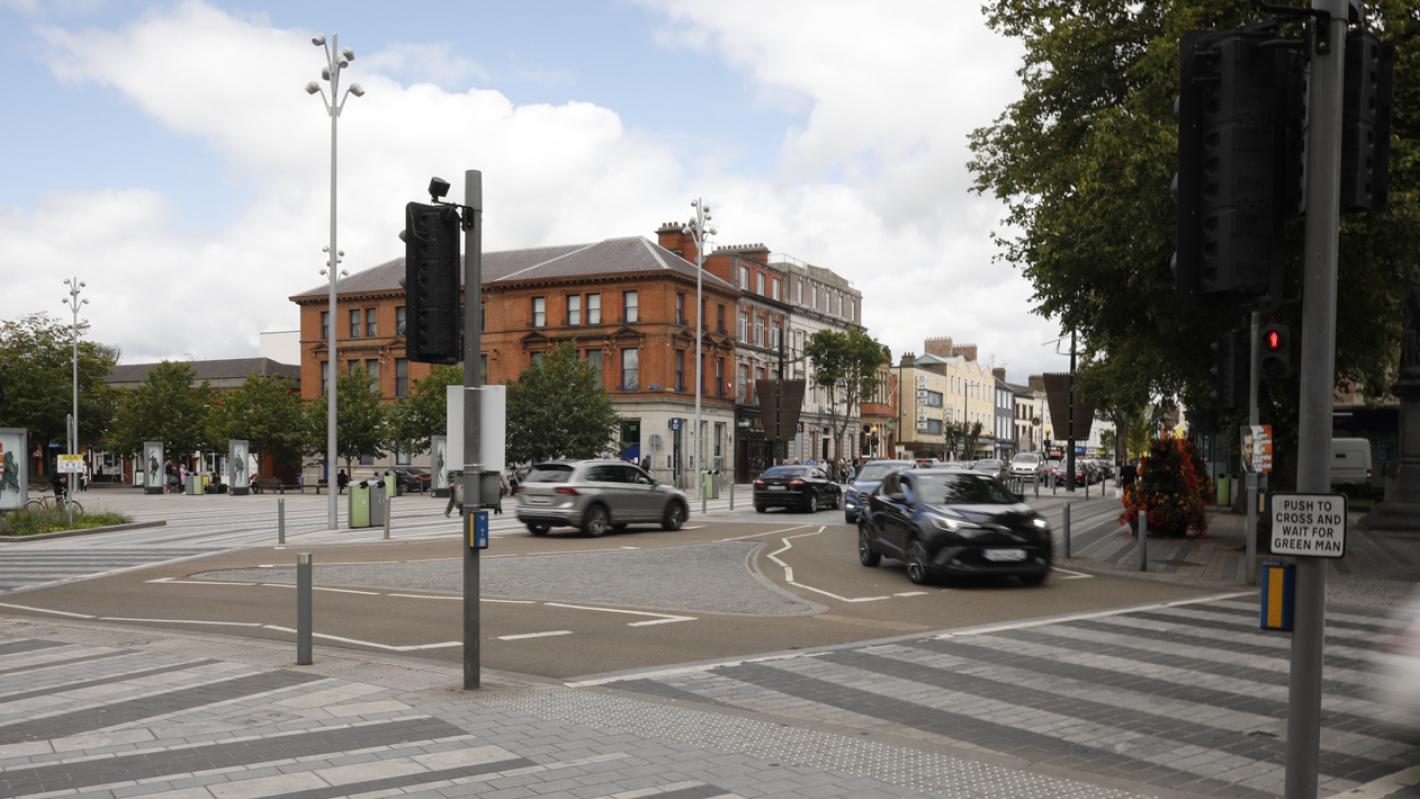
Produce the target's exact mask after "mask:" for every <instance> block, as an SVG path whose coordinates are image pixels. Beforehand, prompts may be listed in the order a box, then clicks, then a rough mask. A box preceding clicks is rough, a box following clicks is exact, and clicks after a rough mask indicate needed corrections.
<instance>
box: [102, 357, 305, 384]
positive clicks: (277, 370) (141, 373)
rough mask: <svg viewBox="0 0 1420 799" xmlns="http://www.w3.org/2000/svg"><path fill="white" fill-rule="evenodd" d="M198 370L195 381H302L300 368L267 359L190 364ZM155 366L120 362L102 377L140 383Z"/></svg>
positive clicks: (231, 359) (114, 380) (116, 381)
mask: <svg viewBox="0 0 1420 799" xmlns="http://www.w3.org/2000/svg"><path fill="white" fill-rule="evenodd" d="M191 363H192V368H193V369H195V370H196V371H197V379H198V381H202V380H209V381H212V380H234V379H237V380H245V379H246V377H247V375H273V376H276V377H284V378H287V379H290V380H300V379H301V367H299V366H296V365H294V364H287V363H278V362H276V361H273V360H271V359H270V358H225V359H219V360H210V361H192V362H191ZM157 365H158V364H156V363H121V364H118V365H117V366H114V367H113V369H112V370H111V371H110V372H109V373H108V376H107V377H105V378H104V382H105V383H108V384H110V385H113V384H124V383H134V384H137V383H142V382H143V380H144V378H146V377H147V376H148V372H149V370H151V369H152V368H153V367H155V366H157Z"/></svg>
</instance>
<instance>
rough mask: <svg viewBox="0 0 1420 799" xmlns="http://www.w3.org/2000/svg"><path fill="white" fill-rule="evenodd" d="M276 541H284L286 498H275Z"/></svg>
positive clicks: (280, 542) (282, 542)
mask: <svg viewBox="0 0 1420 799" xmlns="http://www.w3.org/2000/svg"><path fill="white" fill-rule="evenodd" d="M276 543H278V544H284V543H286V498H285V497H282V498H280V499H278V500H276Z"/></svg>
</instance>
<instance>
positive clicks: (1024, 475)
mask: <svg viewBox="0 0 1420 799" xmlns="http://www.w3.org/2000/svg"><path fill="white" fill-rule="evenodd" d="M1044 463H1045V461H1044V459H1042V458H1041V457H1040V453H1039V452H1022V453H1020V454H1018V455H1016V457H1014V458H1012V459H1011V476H1012V477H1018V478H1020V479H1022V480H1029V481H1031V482H1035V481H1036V480H1038V479H1040V476H1041V473H1042V468H1043V464H1044Z"/></svg>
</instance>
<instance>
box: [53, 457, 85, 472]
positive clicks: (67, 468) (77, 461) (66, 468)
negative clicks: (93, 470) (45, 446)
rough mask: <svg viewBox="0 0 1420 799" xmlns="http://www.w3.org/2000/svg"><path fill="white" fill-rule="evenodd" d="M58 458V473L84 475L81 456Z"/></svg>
mask: <svg viewBox="0 0 1420 799" xmlns="http://www.w3.org/2000/svg"><path fill="white" fill-rule="evenodd" d="M58 458H59V460H58V464H59V471H61V472H70V473H73V474H83V473H84V456H83V455H60V456H58Z"/></svg>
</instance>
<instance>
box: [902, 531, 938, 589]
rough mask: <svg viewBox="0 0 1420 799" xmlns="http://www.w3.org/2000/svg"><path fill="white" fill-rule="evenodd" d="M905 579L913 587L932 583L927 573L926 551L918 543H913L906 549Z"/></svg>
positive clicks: (920, 543)
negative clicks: (909, 581) (910, 582)
mask: <svg viewBox="0 0 1420 799" xmlns="http://www.w3.org/2000/svg"><path fill="white" fill-rule="evenodd" d="M907 579H909V580H911V581H912V583H913V585H926V584H927V583H929V582H931V581H932V578H931V575H929V574H928V573H927V550H925V549H923V548H922V542H920V541H913V542H912V543H911V544H909V545H908V547H907Z"/></svg>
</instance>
